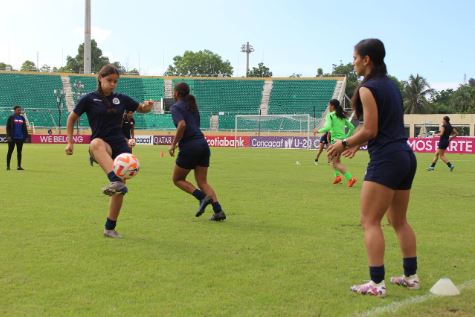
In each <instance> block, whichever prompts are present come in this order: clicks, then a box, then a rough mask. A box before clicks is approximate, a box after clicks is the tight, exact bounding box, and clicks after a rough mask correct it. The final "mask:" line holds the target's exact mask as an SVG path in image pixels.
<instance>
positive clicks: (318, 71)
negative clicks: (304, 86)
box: [317, 67, 323, 77]
mask: <svg viewBox="0 0 475 317" xmlns="http://www.w3.org/2000/svg"><path fill="white" fill-rule="evenodd" d="M321 76H323V68H320V67H319V68H317V77H321Z"/></svg>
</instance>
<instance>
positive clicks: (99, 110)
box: [74, 92, 139, 142]
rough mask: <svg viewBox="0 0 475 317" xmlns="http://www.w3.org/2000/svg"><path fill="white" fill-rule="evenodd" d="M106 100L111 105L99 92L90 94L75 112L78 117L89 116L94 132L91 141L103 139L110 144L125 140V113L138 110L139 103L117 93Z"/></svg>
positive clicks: (80, 102) (85, 96)
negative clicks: (123, 128) (123, 119)
mask: <svg viewBox="0 0 475 317" xmlns="http://www.w3.org/2000/svg"><path fill="white" fill-rule="evenodd" d="M106 98H107V100H109V104H107V103H106V102H104V101H103V100H102V98H101V96H100V95H99V94H98V93H97V92H91V93H88V94H87V95H84V96H83V97H82V98H81V99H80V100H79V101H78V103H77V105H76V107H75V108H74V112H75V113H76V114H77V115H78V116H81V115H82V114H83V113H86V114H87V119H88V121H89V126H90V127H91V130H92V136H91V139H95V138H101V139H104V140H106V141H110V142H114V141H118V140H121V139H124V132H123V131H122V117H123V115H124V112H126V111H135V110H137V108H138V106H139V103H138V102H137V101H135V100H133V99H132V98H130V97H129V96H126V95H123V94H117V93H112V94H111V95H110V96H107V97H106Z"/></svg>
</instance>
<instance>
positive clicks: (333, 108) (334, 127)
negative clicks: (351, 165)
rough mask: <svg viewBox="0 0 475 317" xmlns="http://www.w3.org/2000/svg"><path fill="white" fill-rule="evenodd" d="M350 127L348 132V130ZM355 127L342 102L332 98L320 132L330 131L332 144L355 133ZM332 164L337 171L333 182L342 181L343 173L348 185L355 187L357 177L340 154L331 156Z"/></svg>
mask: <svg viewBox="0 0 475 317" xmlns="http://www.w3.org/2000/svg"><path fill="white" fill-rule="evenodd" d="M346 129H348V132H346ZM354 129H355V127H354V126H353V124H352V123H351V122H350V120H348V118H347V117H346V114H345V112H344V111H343V108H342V106H341V105H340V102H339V101H338V100H336V99H332V100H330V102H329V103H328V113H327V116H326V117H325V125H324V126H323V128H321V129H319V130H318V132H319V133H322V132H325V133H326V132H329V133H330V136H331V141H330V143H331V144H334V143H335V142H336V141H338V140H343V139H345V138H347V137H349V136H350V135H352V134H353V131H354ZM329 160H330V164H331V166H332V168H333V170H334V173H335V179H334V180H333V184H338V183H341V181H342V179H341V175H343V176H345V179H346V180H347V181H348V187H353V185H354V184H355V183H356V178H355V177H353V175H351V173H350V172H349V171H348V170H347V169H346V167H345V165H343V164H341V159H340V155H334V156H333V157H329Z"/></svg>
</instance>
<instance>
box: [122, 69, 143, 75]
mask: <svg viewBox="0 0 475 317" xmlns="http://www.w3.org/2000/svg"><path fill="white" fill-rule="evenodd" d="M125 73H126V74H127V75H140V72H139V71H138V70H137V68H132V69H130V70H127V71H126V72H125Z"/></svg>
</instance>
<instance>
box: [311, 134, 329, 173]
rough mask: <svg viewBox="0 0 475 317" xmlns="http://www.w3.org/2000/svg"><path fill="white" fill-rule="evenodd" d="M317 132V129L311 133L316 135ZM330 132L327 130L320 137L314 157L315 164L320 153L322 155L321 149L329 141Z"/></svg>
mask: <svg viewBox="0 0 475 317" xmlns="http://www.w3.org/2000/svg"><path fill="white" fill-rule="evenodd" d="M317 132H318V130H317V129H314V130H313V135H316V134H317ZM329 134H330V133H329V132H327V133H325V134H324V135H322V136H321V137H320V142H319V143H320V144H319V145H318V150H317V157H316V158H315V165H318V159H319V158H320V155H322V152H323V149H324V148H325V147H326V146H327V145H328V144H329V143H330V135H329Z"/></svg>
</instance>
